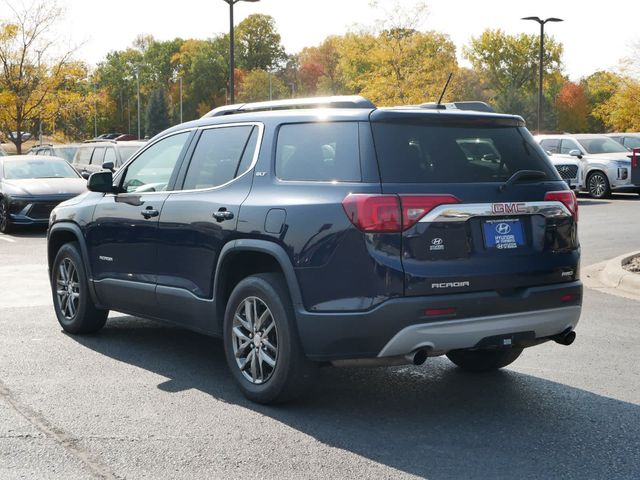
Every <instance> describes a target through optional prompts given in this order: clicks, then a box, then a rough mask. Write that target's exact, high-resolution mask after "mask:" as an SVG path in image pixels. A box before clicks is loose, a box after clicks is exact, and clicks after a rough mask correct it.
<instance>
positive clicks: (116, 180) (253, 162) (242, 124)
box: [107, 122, 264, 197]
mask: <svg viewBox="0 0 640 480" xmlns="http://www.w3.org/2000/svg"><path fill="white" fill-rule="evenodd" d="M248 126H254V127H258V141H257V142H256V147H255V151H254V152H253V159H252V160H251V165H249V168H247V170H245V171H244V172H243V173H242V174H241V175H238V176H237V177H235V178H232V179H231V180H229V181H228V182H226V183H223V184H222V185H216V186H215V187H209V188H196V189H189V190H163V191H161V192H126V193H125V192H123V193H120V194H118V195H136V196H138V195H157V194H159V193H166V194H173V193H191V192H207V191H211V190H217V189H218V188H222V187H226V186H227V185H229V184H230V183H233V182H235V181H236V180H238V179H240V178H241V177H244V176H245V175H246V174H247V173H249V172H250V171H251V170H253V168H254V167H255V166H256V163H258V156H259V154H260V148H261V147H262V140H263V134H264V124H263V123H260V122H236V123H221V124H218V125H207V126H201V127H193V128H185V129H184V130H179V131H177V132H171V133H170V134H167V135H165V136H163V137H160V138H158V139H157V140H156V141H154V142H153V143H151V144H149V145H146V146H145V147H144V148H143V149H142V150H140V151H139V152H137V153H136V155H135V156H134V157H131V158H130V159H129V160H128V161H127V163H125V164H124V165H123V166H122V167H120V168H119V170H118V174H116V176H117V178H114V184H117V183H119V182H120V180H121V179H122V176H123V175H124V172H125V171H126V169H127V168H128V167H129V164H130V163H132V162H134V161H135V160H136V159H137V158H138V157H139V156H140V155H142V154H143V153H144V152H145V151H146V150H147V149H148V148H151V147H152V146H153V145H155V144H156V143H158V142H160V141H162V140H164V139H165V138H169V137H171V136H173V135H178V134H180V133H185V132H192V131H198V130H211V129H213V128H225V127H248ZM194 151H195V150H194ZM187 170H188V167H187ZM120 172H123V173H120ZM107 196H112V197H115V196H116V194H115V193H108V194H107Z"/></svg>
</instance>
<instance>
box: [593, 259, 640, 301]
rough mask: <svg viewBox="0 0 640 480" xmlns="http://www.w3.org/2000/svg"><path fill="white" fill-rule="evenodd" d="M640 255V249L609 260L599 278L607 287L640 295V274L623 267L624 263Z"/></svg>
mask: <svg viewBox="0 0 640 480" xmlns="http://www.w3.org/2000/svg"><path fill="white" fill-rule="evenodd" d="M638 255H640V251H638V252H634V253H627V254H624V255H620V256H619V257H616V258H613V259H611V260H609V261H608V262H607V263H606V264H605V266H604V269H603V270H602V271H601V272H600V278H599V280H600V281H601V282H602V283H603V284H604V285H606V286H607V287H611V288H616V289H619V290H622V291H624V292H627V293H630V294H632V295H640V274H638V273H632V272H629V271H628V270H625V269H624V268H622V265H624V264H626V263H628V262H629V261H631V259H632V258H633V257H636V256H638Z"/></svg>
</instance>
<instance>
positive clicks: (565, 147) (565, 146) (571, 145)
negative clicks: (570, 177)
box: [560, 139, 580, 155]
mask: <svg viewBox="0 0 640 480" xmlns="http://www.w3.org/2000/svg"><path fill="white" fill-rule="evenodd" d="M571 150H580V148H579V147H578V144H577V143H576V142H574V141H573V140H567V139H564V140H562V145H561V146H560V153H561V154H563V155H569V152H571Z"/></svg>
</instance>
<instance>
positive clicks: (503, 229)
mask: <svg viewBox="0 0 640 480" xmlns="http://www.w3.org/2000/svg"><path fill="white" fill-rule="evenodd" d="M496 232H498V233H499V234H500V235H508V234H509V233H511V225H509V224H508V223H499V224H497V225H496Z"/></svg>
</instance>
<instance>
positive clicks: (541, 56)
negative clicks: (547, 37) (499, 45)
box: [521, 17, 564, 134]
mask: <svg viewBox="0 0 640 480" xmlns="http://www.w3.org/2000/svg"><path fill="white" fill-rule="evenodd" d="M521 20H533V21H534V22H538V23H539V24H540V77H539V78H538V134H539V133H540V126H541V125H542V75H543V65H542V63H543V60H544V24H545V23H547V22H562V21H564V20H562V19H561V18H555V17H549V18H547V19H545V20H542V19H541V18H540V17H523V18H522V19H521Z"/></svg>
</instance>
